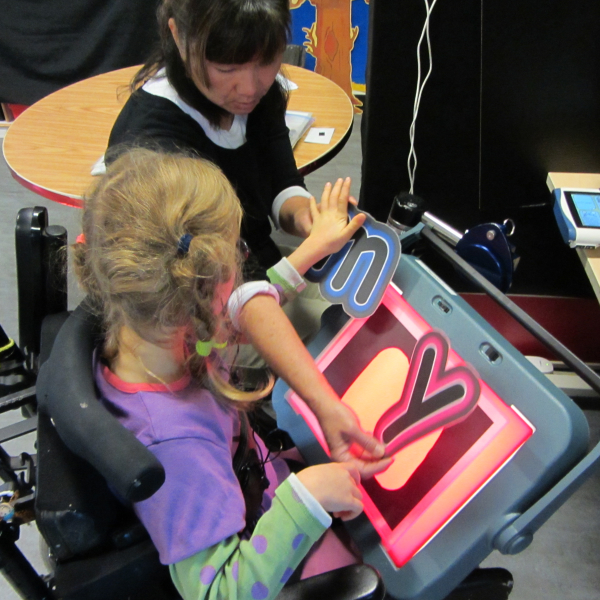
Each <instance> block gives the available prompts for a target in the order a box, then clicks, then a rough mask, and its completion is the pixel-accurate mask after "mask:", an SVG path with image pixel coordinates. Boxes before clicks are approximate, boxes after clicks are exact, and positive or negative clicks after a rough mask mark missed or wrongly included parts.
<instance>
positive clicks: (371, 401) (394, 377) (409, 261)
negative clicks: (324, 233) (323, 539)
mask: <svg viewBox="0 0 600 600" xmlns="http://www.w3.org/2000/svg"><path fill="white" fill-rule="evenodd" d="M394 282H395V283H394V284H391V285H390V286H389V287H388V289H387V290H386V292H385V294H384V296H383V300H382V303H381V305H380V306H379V308H378V309H377V311H376V312H375V313H374V314H373V315H371V316H370V317H368V318H364V319H350V318H349V317H347V315H344V314H343V313H342V311H341V310H340V309H339V307H332V308H330V309H329V310H328V311H327V312H326V313H325V316H324V319H323V328H322V330H321V332H320V333H319V336H318V337H317V339H316V340H315V341H314V342H313V343H312V344H311V345H309V350H310V351H311V353H312V354H313V356H315V360H316V364H317V366H318V368H319V370H321V371H322V372H323V373H324V375H325V376H326V378H327V380H328V381H329V383H330V384H331V386H332V387H333V389H334V390H335V391H336V393H337V394H338V396H339V397H340V399H341V401H342V402H343V403H344V404H346V405H347V406H348V407H349V408H350V409H351V410H352V411H353V412H354V413H355V415H356V416H357V418H358V420H359V423H360V425H361V427H362V429H363V430H364V431H367V432H369V433H373V432H374V433H375V435H376V437H378V438H379V439H381V440H382V441H383V442H384V443H386V444H387V447H388V449H389V450H390V454H391V455H392V456H393V457H394V462H393V464H392V465H391V466H390V468H388V469H387V470H386V471H385V472H384V473H382V474H379V475H377V476H375V477H374V478H372V479H370V480H367V481H363V482H362V483H361V487H362V493H363V502H364V505H365V510H364V514H363V515H361V517H359V518H358V519H355V520H354V521H349V522H347V523H346V525H347V528H348V530H349V532H350V533H351V535H352V536H353V538H354V540H355V541H356V543H357V544H358V546H359V548H360V549H361V550H362V552H363V555H364V558H365V561H366V562H368V563H370V564H372V565H373V566H375V567H376V568H377V569H378V570H379V571H380V572H381V573H382V576H383V578H384V582H385V584H386V587H387V589H388V592H389V593H390V594H391V595H392V596H394V597H396V598H403V599H404V598H406V599H409V598H411V599H412V598H419V599H421V598H423V599H425V598H427V600H436V599H437V598H440V599H441V598H443V597H444V596H446V595H447V594H448V593H449V592H450V591H451V590H452V589H453V588H454V587H455V586H456V585H457V584H458V583H459V582H460V581H461V580H462V579H463V578H464V577H465V576H466V575H468V573H469V572H470V571H471V570H472V569H473V568H475V567H476V566H477V565H478V564H479V563H480V562H481V561H482V560H483V559H484V558H485V557H486V556H487V555H488V554H489V553H490V552H491V551H492V549H493V540H494V537H495V535H496V534H497V533H499V532H500V531H502V529H503V528H504V527H506V526H507V525H508V524H509V523H510V522H511V520H513V519H514V518H515V517H516V516H517V515H518V514H520V512H522V510H524V509H525V508H527V507H528V506H529V505H530V504H531V502H532V501H533V500H535V499H537V497H539V496H541V495H542V494H543V493H544V492H545V491H546V490H547V489H548V487H549V486H551V485H552V483H553V482H555V481H556V480H557V479H558V478H560V476H561V475H562V474H564V473H565V472H566V471H567V470H568V468H569V466H570V465H572V464H573V463H574V462H576V461H577V460H578V459H579V457H580V456H582V455H583V454H584V453H585V450H586V447H587V421H586V420H585V417H584V416H583V414H582V413H581V411H580V410H579V409H578V408H577V407H576V406H575V405H574V404H573V403H572V402H571V400H570V399H568V398H567V397H566V396H564V394H562V392H560V391H559V390H558V389H556V388H555V387H554V386H552V385H551V384H550V383H549V382H547V381H546V379H545V378H544V377H543V376H542V375H541V374H540V373H539V372H537V371H535V369H534V368H533V367H532V365H531V364H530V363H529V362H528V361H527V360H526V359H524V357H523V356H521V355H520V354H519V353H518V352H517V351H516V350H515V349H514V348H512V347H511V346H510V345H509V344H508V342H506V341H505V340H504V339H503V338H502V337H501V336H499V334H497V333H496V332H495V331H494V330H492V329H491V328H490V327H489V326H488V325H487V323H485V321H484V320H483V319H481V317H479V315H477V314H476V313H475V312H474V311H473V309H472V308H471V307H469V306H468V305H467V304H466V303H465V302H463V301H462V299H460V297H458V296H457V295H456V294H455V293H454V292H453V291H452V290H451V289H449V288H448V287H446V286H445V284H443V283H442V282H440V281H438V280H437V279H436V278H435V276H433V275H432V274H431V273H430V272H429V271H428V270H427V269H426V268H425V267H424V266H423V265H422V264H420V263H419V262H418V261H416V260H415V259H414V258H412V257H407V256H403V257H402V259H401V261H400V265H399V268H398V270H397V272H396V275H395V277H394ZM273 401H274V406H275V408H276V411H277V415H278V422H279V424H280V427H282V428H283V429H285V430H287V431H289V432H290V434H291V435H292V438H293V439H294V441H295V443H296V444H297V446H298V448H299V449H300V451H301V452H302V454H303V455H304V457H305V459H306V460H307V462H308V463H309V464H315V463H319V462H323V461H325V460H327V445H326V444H325V441H324V438H323V434H322V431H321V429H320V427H319V424H318V422H317V420H316V418H315V416H314V415H313V414H312V412H311V411H310V410H309V409H308V407H307V405H306V404H305V403H304V402H303V401H302V400H301V399H300V398H299V397H298V396H297V395H296V394H295V393H293V392H292V391H291V390H289V389H288V388H287V387H286V386H285V384H283V383H282V382H278V384H277V386H276V388H275V391H274V394H273Z"/></svg>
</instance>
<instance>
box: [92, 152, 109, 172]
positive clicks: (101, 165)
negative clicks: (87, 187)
mask: <svg viewBox="0 0 600 600" xmlns="http://www.w3.org/2000/svg"><path fill="white" fill-rule="evenodd" d="M104 173H106V164H105V162H104V154H103V155H102V156H101V157H100V158H99V159H98V160H97V161H96V162H95V163H94V165H93V166H92V170H91V174H92V175H104Z"/></svg>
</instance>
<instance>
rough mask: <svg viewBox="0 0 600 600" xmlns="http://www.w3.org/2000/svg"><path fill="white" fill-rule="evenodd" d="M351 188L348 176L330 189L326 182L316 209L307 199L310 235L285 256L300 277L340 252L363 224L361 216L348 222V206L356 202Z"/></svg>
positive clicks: (363, 216)
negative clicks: (327, 257) (326, 258)
mask: <svg viewBox="0 0 600 600" xmlns="http://www.w3.org/2000/svg"><path fill="white" fill-rule="evenodd" d="M350 185H351V180H350V177H347V178H346V179H338V180H337V181H336V182H335V184H334V185H333V186H332V185H331V184H330V183H327V184H326V185H325V189H324V190H323V194H322V196H321V203H320V204H319V205H318V206H317V203H316V200H315V199H314V198H312V197H311V198H310V214H311V217H312V227H311V230H310V234H309V236H308V238H307V239H306V240H305V241H304V242H302V244H301V245H300V246H299V247H298V249H297V250H296V251H295V252H293V253H292V254H291V255H290V256H289V257H288V260H289V261H290V262H291V263H292V265H293V266H294V267H295V268H296V270H297V271H298V272H299V273H300V274H301V275H304V273H306V271H308V269H310V267H312V266H313V265H314V264H315V263H317V262H319V261H320V260H321V259H322V258H325V257H326V256H329V255H330V254H333V253H335V252H337V251H338V250H341V249H342V248H343V247H344V245H345V244H346V242H347V241H348V240H349V239H350V238H351V237H352V236H353V235H354V234H355V233H356V232H357V231H358V230H359V229H360V228H361V227H362V225H363V223H364V222H365V220H366V218H367V217H366V215H364V214H362V213H360V214H358V215H356V216H355V217H354V218H353V219H352V220H351V221H350V222H348V203H351V204H355V203H356V200H354V198H351V197H350Z"/></svg>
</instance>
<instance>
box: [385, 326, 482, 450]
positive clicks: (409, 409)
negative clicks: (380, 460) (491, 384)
mask: <svg viewBox="0 0 600 600" xmlns="http://www.w3.org/2000/svg"><path fill="white" fill-rule="evenodd" d="M448 349H449V344H448V341H447V339H446V338H445V336H444V335H443V334H442V333H441V332H437V331H431V332H429V333H427V334H425V335H424V336H423V337H422V338H421V339H420V340H419V341H418V342H417V345H416V346H415V349H414V352H413V355H412V359H411V361H410V366H409V368H408V376H407V379H406V383H405V385H404V389H403V390H402V395H401V396H400V400H398V402H397V403H396V404H394V405H393V406H392V407H390V408H389V409H388V410H387V411H386V412H385V413H384V414H383V415H382V417H381V418H380V419H379V421H378V422H377V425H376V426H375V431H374V435H375V437H377V438H378V439H379V440H381V442H383V443H384V444H385V445H386V451H387V453H388V454H390V455H392V454H394V453H396V452H398V450H400V449H401V448H402V447H404V446H406V445H407V444H410V443H411V442H413V441H415V440H417V439H419V438H421V437H423V436H425V435H427V434H428V433H431V432H432V431H435V430H436V429H439V428H440V427H443V426H445V425H450V424H453V423H456V422H458V421H461V420H462V419H464V418H465V417H466V416H468V415H469V413H470V412H471V411H472V410H473V409H474V408H475V405H476V404H477V401H478V399H479V393H480V386H479V381H478V379H477V377H476V376H475V374H474V373H473V372H472V371H471V369H470V368H469V367H467V366H459V367H454V368H453V369H448V370H446V362H447V359H448Z"/></svg>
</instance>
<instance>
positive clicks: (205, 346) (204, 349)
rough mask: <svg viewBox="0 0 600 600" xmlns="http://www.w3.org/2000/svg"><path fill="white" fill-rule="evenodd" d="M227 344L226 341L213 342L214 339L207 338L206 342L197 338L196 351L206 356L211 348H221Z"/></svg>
mask: <svg viewBox="0 0 600 600" xmlns="http://www.w3.org/2000/svg"><path fill="white" fill-rule="evenodd" d="M226 346H227V342H215V340H208V342H202V341H200V340H198V341H197V342H196V353H197V354H199V355H200V356H208V355H209V354H210V353H211V352H212V349H213V348H217V349H221V348H225V347H226Z"/></svg>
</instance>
